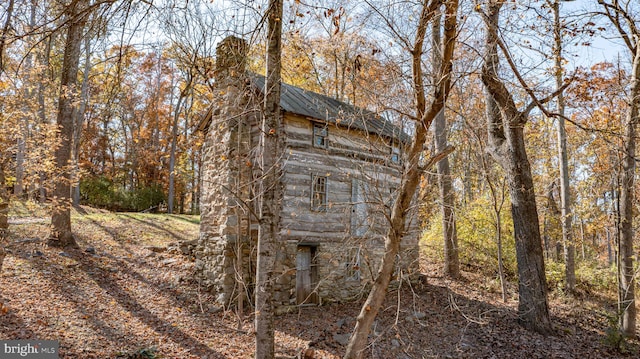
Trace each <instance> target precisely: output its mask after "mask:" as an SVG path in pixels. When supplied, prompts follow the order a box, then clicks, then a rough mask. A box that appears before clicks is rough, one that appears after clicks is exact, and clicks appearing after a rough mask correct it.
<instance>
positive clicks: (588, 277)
mask: <svg viewBox="0 0 640 359" xmlns="http://www.w3.org/2000/svg"><path fill="white" fill-rule="evenodd" d="M545 268H546V272H547V273H546V274H547V286H548V288H549V289H550V290H553V291H557V292H558V293H564V288H565V283H566V282H565V265H564V263H562V262H556V261H552V260H547V261H546V263H545ZM576 282H577V283H576V286H577V289H578V290H580V291H582V292H584V293H585V294H586V295H593V294H602V295H606V294H607V293H609V294H611V295H615V292H616V287H617V282H616V271H615V267H600V266H598V262H597V261H580V262H578V263H577V267H576Z"/></svg>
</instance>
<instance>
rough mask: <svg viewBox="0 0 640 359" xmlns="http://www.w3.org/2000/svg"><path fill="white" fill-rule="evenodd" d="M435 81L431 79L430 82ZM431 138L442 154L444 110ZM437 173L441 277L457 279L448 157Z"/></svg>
mask: <svg viewBox="0 0 640 359" xmlns="http://www.w3.org/2000/svg"><path fill="white" fill-rule="evenodd" d="M440 31H441V30H440V16H435V17H434V18H433V23H432V33H431V34H432V44H433V50H432V52H433V68H434V69H437V68H439V67H440V63H439V62H440V61H441V59H442V58H441V56H440V53H439V52H440V51H439V47H440V42H441V39H440V37H441V36H440ZM437 81H438V79H437V78H434V83H437ZM433 137H434V139H435V141H434V142H435V149H436V153H440V152H442V151H444V150H445V149H446V148H447V147H448V146H449V145H448V143H447V123H446V119H445V116H444V109H443V110H442V111H440V112H439V113H438V115H437V116H436V118H435V119H434V123H433ZM436 168H437V171H438V188H439V190H440V208H441V213H442V233H443V236H444V275H445V276H447V277H449V278H458V277H459V276H460V259H459V256H458V234H457V232H456V220H455V211H454V208H455V194H454V192H453V188H452V186H451V170H450V169H449V158H448V157H445V158H443V159H442V161H440V162H438V164H437V165H436Z"/></svg>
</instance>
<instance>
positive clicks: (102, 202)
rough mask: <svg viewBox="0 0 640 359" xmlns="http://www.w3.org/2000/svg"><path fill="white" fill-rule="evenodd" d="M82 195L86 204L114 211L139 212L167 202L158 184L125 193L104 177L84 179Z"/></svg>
mask: <svg viewBox="0 0 640 359" xmlns="http://www.w3.org/2000/svg"><path fill="white" fill-rule="evenodd" d="M80 193H81V197H82V202H83V203H84V204H87V205H90V206H92V207H98V208H105V209H108V210H112V211H135V212H139V211H143V210H146V209H154V208H157V207H158V206H159V205H160V204H161V203H162V202H164V201H165V194H164V191H163V190H162V187H161V186H160V185H158V184H155V185H150V186H145V187H140V188H138V189H136V190H134V191H125V190H124V189H123V188H122V187H121V186H117V185H116V184H114V183H113V181H111V180H110V179H108V178H106V177H104V176H100V177H92V178H85V179H83V180H82V181H81V182H80Z"/></svg>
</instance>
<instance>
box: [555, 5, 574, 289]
mask: <svg viewBox="0 0 640 359" xmlns="http://www.w3.org/2000/svg"><path fill="white" fill-rule="evenodd" d="M552 7H553V18H554V26H553V33H554V39H555V46H554V49H553V55H554V60H555V66H554V70H555V79H556V90H560V89H561V88H562V85H563V83H564V70H563V68H562V28H561V26H560V0H554V1H553V4H552ZM557 104H558V108H557V110H558V114H559V115H560V116H558V118H556V121H557V122H556V124H557V128H558V161H559V163H560V207H561V215H562V217H561V220H560V222H561V224H562V245H563V248H564V265H565V280H566V283H565V286H566V290H567V291H568V292H570V293H571V292H573V291H575V289H576V248H575V244H574V240H573V232H572V229H571V222H572V215H571V190H570V188H569V183H570V182H569V160H568V156H567V133H566V129H565V124H564V122H565V121H564V112H565V104H564V95H563V93H562V92H560V93H559V94H558V97H557Z"/></svg>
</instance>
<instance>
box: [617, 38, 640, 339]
mask: <svg viewBox="0 0 640 359" xmlns="http://www.w3.org/2000/svg"><path fill="white" fill-rule="evenodd" d="M635 50H636V52H635V54H634V55H635V56H634V60H633V70H632V78H631V86H632V89H631V96H630V100H629V109H628V110H627V119H626V133H625V136H624V142H625V148H624V155H623V163H622V165H623V170H622V179H621V182H622V186H621V191H620V303H621V305H622V310H623V312H622V318H621V323H620V324H621V329H622V332H623V333H624V334H625V335H628V336H635V331H636V300H635V278H634V263H633V258H634V255H635V253H634V251H633V239H634V230H633V212H634V209H633V207H634V204H633V202H634V192H635V173H636V126H637V123H638V107H639V106H640V38H639V39H637V40H636V48H635Z"/></svg>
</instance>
